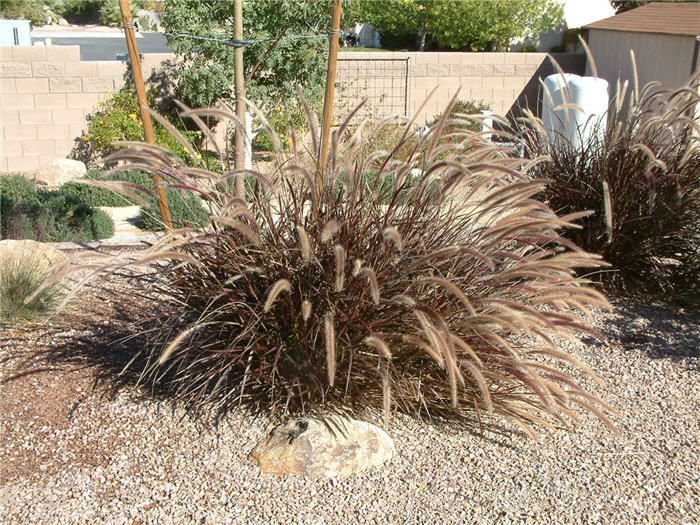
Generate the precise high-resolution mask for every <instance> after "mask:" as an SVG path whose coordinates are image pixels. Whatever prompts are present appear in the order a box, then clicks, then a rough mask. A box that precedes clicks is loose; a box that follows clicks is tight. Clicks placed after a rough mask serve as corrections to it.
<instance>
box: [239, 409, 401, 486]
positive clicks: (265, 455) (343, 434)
mask: <svg viewBox="0 0 700 525" xmlns="http://www.w3.org/2000/svg"><path fill="white" fill-rule="evenodd" d="M326 423H327V424H324V423H323V422H322V421H320V420H317V419H311V418H305V419H297V420H294V421H291V422H289V423H285V424H283V425H279V426H277V427H275V428H274V429H273V430H272V432H270V434H269V435H268V436H267V437H266V438H264V439H262V440H261V441H260V442H259V443H258V444H257V445H256V446H255V448H254V449H253V451H252V452H251V453H250V455H249V456H248V457H249V459H250V460H251V461H253V462H254V463H255V464H257V465H258V467H260V470H262V471H263V472H265V473H266V474H275V475H278V476H281V475H284V474H298V475H300V476H304V477H307V478H311V479H324V478H334V477H346V476H349V475H351V474H355V473H357V472H360V471H362V470H365V469H367V468H369V467H376V466H379V465H381V464H382V463H384V462H385V461H387V460H389V459H391V458H392V457H393V456H394V454H395V453H396V449H395V447H394V442H393V441H392V440H391V438H390V437H389V435H388V434H387V433H386V432H384V430H382V429H381V428H378V427H376V426H375V425H372V424H371V423H367V422H364V421H356V420H354V419H346V418H340V417H332V418H329V419H327V420H326Z"/></svg>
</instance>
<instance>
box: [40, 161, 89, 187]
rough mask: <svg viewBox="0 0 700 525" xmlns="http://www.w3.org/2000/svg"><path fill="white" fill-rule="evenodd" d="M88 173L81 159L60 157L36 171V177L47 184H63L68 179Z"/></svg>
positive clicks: (77, 177)
mask: <svg viewBox="0 0 700 525" xmlns="http://www.w3.org/2000/svg"><path fill="white" fill-rule="evenodd" d="M86 173H87V168H86V167H85V164H83V163H82V162H81V161H79V160H73V159H59V160H55V161H53V162H50V163H48V164H46V165H45V166H42V167H41V168H39V169H38V170H37V171H36V172H35V173H34V178H35V179H36V180H37V181H40V182H43V183H44V184H46V185H47V186H61V185H62V184H64V183H66V182H68V181H71V180H75V179H79V178H80V177H82V176H84V175H85V174H86Z"/></svg>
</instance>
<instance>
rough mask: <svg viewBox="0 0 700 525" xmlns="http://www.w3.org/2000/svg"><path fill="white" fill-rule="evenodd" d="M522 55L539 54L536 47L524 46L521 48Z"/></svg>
mask: <svg viewBox="0 0 700 525" xmlns="http://www.w3.org/2000/svg"><path fill="white" fill-rule="evenodd" d="M520 51H521V52H522V53H537V48H536V47H535V46H523V47H521V48H520Z"/></svg>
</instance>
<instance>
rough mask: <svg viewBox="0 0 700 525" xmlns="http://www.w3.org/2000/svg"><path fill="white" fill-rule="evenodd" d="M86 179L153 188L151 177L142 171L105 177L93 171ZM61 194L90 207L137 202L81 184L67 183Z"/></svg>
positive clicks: (125, 204) (121, 194)
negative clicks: (120, 182) (121, 182)
mask: <svg viewBox="0 0 700 525" xmlns="http://www.w3.org/2000/svg"><path fill="white" fill-rule="evenodd" d="M85 178H88V179H93V180H103V181H123V182H129V183H132V184H138V185H140V186H145V187H152V184H153V183H152V179H151V176H150V175H148V174H147V173H143V172H141V171H130V172H125V173H124V172H121V173H117V174H114V175H110V176H107V177H103V176H102V173H101V172H100V171H99V170H91V171H89V172H88V173H87V175H86V176H85ZM61 194H63V195H66V196H72V197H75V198H76V199H77V200H79V201H81V202H82V203H84V204H87V205H88V206H116V207H122V206H134V205H135V204H137V203H136V201H134V199H132V198H131V197H129V196H127V195H124V194H123V193H118V192H115V191H113V190H111V189H108V188H100V187H98V186H92V185H89V184H83V183H80V182H75V181H71V182H67V183H65V184H64V185H63V186H61Z"/></svg>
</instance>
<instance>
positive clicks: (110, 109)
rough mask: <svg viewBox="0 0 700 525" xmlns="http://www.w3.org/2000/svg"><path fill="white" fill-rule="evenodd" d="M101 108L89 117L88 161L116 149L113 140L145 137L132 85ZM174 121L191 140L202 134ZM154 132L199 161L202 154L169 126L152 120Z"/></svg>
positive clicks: (159, 141)
mask: <svg viewBox="0 0 700 525" xmlns="http://www.w3.org/2000/svg"><path fill="white" fill-rule="evenodd" d="M153 95H154V94H153V92H152V91H151V92H149V104H150V103H152V98H153ZM98 108H99V109H97V111H95V112H94V113H92V114H91V115H89V116H88V117H87V119H88V129H87V134H86V135H84V136H83V137H82V139H81V140H82V141H83V142H85V143H87V146H88V148H87V150H88V153H87V154H86V155H85V157H84V158H81V160H83V161H84V162H86V164H93V163H94V160H95V158H96V157H104V156H106V155H108V154H110V153H112V152H114V151H116V149H117V148H116V147H115V146H114V142H117V141H141V140H144V134H143V124H142V123H141V115H140V112H139V106H138V100H137V98H136V95H135V93H134V92H133V91H132V89H131V88H130V87H128V86H124V87H123V88H122V89H120V90H119V91H118V92H117V93H115V94H114V95H113V96H112V97H111V98H110V99H108V100H107V101H105V102H102V103H100V104H98ZM171 124H173V125H175V127H176V128H179V130H180V132H181V133H182V134H183V135H185V137H186V138H187V139H188V141H189V142H190V143H196V141H197V140H198V139H199V138H200V136H201V134H200V132H199V131H185V130H184V129H183V127H184V126H183V125H182V123H179V122H178V121H175V122H171ZM153 134H154V136H155V140H156V144H158V145H159V146H162V147H163V148H165V149H167V150H169V151H171V152H172V153H174V154H175V155H177V156H178V157H180V158H181V159H183V160H185V161H186V162H189V163H196V162H197V160H198V159H199V158H201V154H198V156H197V158H193V157H192V156H191V155H190V154H189V152H188V151H187V150H186V149H185V147H184V146H183V145H182V144H180V142H178V141H177V139H176V138H175V137H173V135H172V134H171V133H170V132H169V131H168V130H167V129H165V128H164V127H163V126H162V125H160V124H159V123H157V122H155V121H153Z"/></svg>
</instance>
